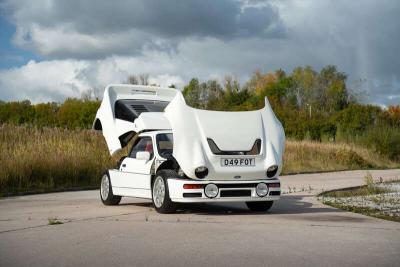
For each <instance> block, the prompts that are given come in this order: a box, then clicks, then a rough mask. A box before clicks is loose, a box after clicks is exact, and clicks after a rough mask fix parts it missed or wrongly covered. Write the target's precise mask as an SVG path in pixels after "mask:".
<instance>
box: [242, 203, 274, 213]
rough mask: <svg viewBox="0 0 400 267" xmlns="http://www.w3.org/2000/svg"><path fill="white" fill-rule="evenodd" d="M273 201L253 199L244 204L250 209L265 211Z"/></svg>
mask: <svg viewBox="0 0 400 267" xmlns="http://www.w3.org/2000/svg"><path fill="white" fill-rule="evenodd" d="M273 203H274V202H273V201H254V202H246V205H247V207H248V208H249V209H250V210H251V211H267V210H269V209H270V208H271V207H272V204H273Z"/></svg>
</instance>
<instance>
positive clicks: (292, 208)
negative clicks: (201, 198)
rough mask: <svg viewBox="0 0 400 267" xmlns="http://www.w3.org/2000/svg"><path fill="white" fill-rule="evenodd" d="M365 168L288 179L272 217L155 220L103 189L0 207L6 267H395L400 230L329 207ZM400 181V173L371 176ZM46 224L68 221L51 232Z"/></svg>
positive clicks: (189, 215) (0, 254)
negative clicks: (108, 201) (321, 196)
mask: <svg viewBox="0 0 400 267" xmlns="http://www.w3.org/2000/svg"><path fill="white" fill-rule="evenodd" d="M365 173H366V172H365V171H352V172H335V173H323V174H303V175H293V176H282V177H281V179H282V187H283V189H284V190H285V191H286V192H289V187H290V191H291V192H293V191H295V193H290V194H285V195H283V196H282V200H280V201H279V202H277V203H275V204H274V206H273V208H272V209H271V210H270V212H268V213H251V212H249V211H248V210H247V209H246V207H245V206H244V205H243V204H224V205H195V206H188V207H186V209H185V210H183V211H180V212H178V213H177V214H168V215H160V214H157V213H156V212H155V211H154V210H153V208H152V206H151V204H150V202H149V201H145V200H140V199H128V198H125V199H124V200H123V202H122V204H121V205H119V206H115V207H106V206H103V205H102V204H101V202H100V200H99V196H98V192H97V191H81V192H65V193H53V194H43V195H32V196H23V197H15V198H5V199H1V200H0V266H28V265H29V266H55V265H56V266H82V265H89V266H115V265H118V266H187V265H192V266H204V265H207V266H244V265H249V266H250V265H262V266H290V265H296V266H311V265H316V266H376V265H379V266H396V265H398V263H399V261H400V253H399V252H400V224H399V223H395V222H389V221H384V220H380V219H375V218H370V217H366V216H363V215H359V214H354V213H350V212H344V211H341V210H338V209H334V208H331V207H328V206H325V205H323V204H321V203H320V202H318V201H317V200H316V198H315V197H314V196H313V195H315V194H317V193H319V192H320V191H322V190H330V189H335V188H343V187H349V186H356V185H361V184H363V182H364V180H363V177H364V175H365ZM371 173H372V175H373V177H374V178H375V179H379V177H382V179H384V180H389V179H396V178H397V179H399V178H400V170H381V171H371ZM48 218H57V219H58V220H60V221H62V222H64V224H60V225H48Z"/></svg>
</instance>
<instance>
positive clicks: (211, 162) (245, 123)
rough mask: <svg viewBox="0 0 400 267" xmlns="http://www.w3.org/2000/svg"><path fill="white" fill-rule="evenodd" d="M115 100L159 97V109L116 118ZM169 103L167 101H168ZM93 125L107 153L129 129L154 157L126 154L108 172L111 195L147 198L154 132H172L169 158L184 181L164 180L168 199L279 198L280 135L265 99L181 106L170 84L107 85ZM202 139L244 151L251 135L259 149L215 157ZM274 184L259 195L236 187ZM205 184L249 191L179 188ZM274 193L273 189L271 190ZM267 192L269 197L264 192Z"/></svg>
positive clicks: (248, 147)
mask: <svg viewBox="0 0 400 267" xmlns="http://www.w3.org/2000/svg"><path fill="white" fill-rule="evenodd" d="M118 100H143V101H164V102H165V103H166V108H165V112H142V113H141V114H140V115H138V116H137V117H135V118H136V119H134V121H127V120H124V119H118V118H116V114H115V105H116V102H117V101H118ZM168 103H169V104H168ZM96 123H101V129H102V132H103V135H104V137H105V140H106V142H107V146H108V149H109V152H110V154H114V153H115V152H117V151H118V150H120V149H121V148H122V147H123V145H124V144H125V143H123V142H122V141H120V137H121V136H123V135H125V134H127V133H130V132H133V133H135V134H138V135H139V137H142V136H148V137H150V138H152V142H153V151H154V156H153V158H152V159H150V160H148V161H145V160H138V159H134V158H129V157H126V158H125V159H124V160H123V161H122V163H121V165H120V167H119V169H113V170H109V175H110V181H111V186H112V189H113V193H114V194H115V195H118V196H130V197H140V198H149V199H151V197H152V196H151V179H152V177H153V175H154V173H155V172H156V171H157V168H158V166H159V164H160V162H161V163H162V162H164V161H166V160H167V159H165V158H163V157H161V156H160V155H159V153H158V150H157V146H156V139H155V137H156V135H157V134H159V133H172V134H173V157H174V159H175V160H176V162H177V163H178V164H179V167H180V168H181V170H182V171H183V172H184V174H185V175H186V177H187V178H186V179H182V178H176V179H169V180H168V186H169V194H170V197H171V200H172V201H174V202H218V201H273V200H277V199H279V195H280V184H279V179H278V176H279V174H280V172H281V169H282V155H283V152H284V141H285V135H284V131H283V127H282V125H281V123H280V122H279V121H278V119H277V118H276V117H275V114H274V113H273V111H272V109H271V106H270V105H269V102H268V100H267V99H265V107H264V108H263V109H261V110H256V111H246V112H220V111H207V110H198V109H194V108H191V107H189V106H187V105H186V103H185V100H184V98H183V95H182V93H181V92H180V91H178V90H175V89H170V88H159V87H148V86H133V85H110V86H108V87H107V88H106V89H105V92H104V98H103V101H102V103H101V106H100V108H99V110H98V112H97V114H96V119H95V123H94V127H95V128H96ZM207 138H211V139H212V140H213V141H214V142H215V144H216V145H217V146H218V148H219V149H220V150H222V151H225V152H229V153H230V152H232V151H235V152H238V151H239V152H240V153H242V152H241V151H249V150H251V149H252V147H253V146H254V145H255V141H256V140H257V139H260V140H261V148H260V153H259V154H256V155H245V154H234V155H226V154H224V155H219V154H215V153H213V151H212V150H211V148H210V145H209V144H208V142H207ZM225 158H230V159H238V160H245V159H249V158H251V159H253V160H254V166H229V167H226V166H222V165H221V160H222V159H225ZM273 165H277V166H278V171H277V172H276V174H275V175H274V176H273V177H267V176H266V170H267V169H268V167H270V166H273ZM200 166H205V167H207V168H208V171H209V172H208V175H207V177H205V178H204V179H199V178H197V177H196V175H195V169H196V168H197V167H200ZM261 182H262V183H266V184H270V183H275V184H279V186H278V187H274V188H270V192H269V194H268V195H267V196H265V197H259V196H257V194H256V193H255V187H254V186H253V187H251V188H242V187H240V185H241V184H243V186H245V185H248V184H250V183H253V184H256V183H261ZM188 183H189V184H199V185H205V184H208V183H215V184H217V183H218V184H224V183H227V184H236V185H238V186H235V187H234V188H229V187H226V188H224V189H222V188H221V192H222V191H224V190H231V191H234V190H242V189H249V190H251V195H249V196H246V197H243V196H241V197H223V196H222V197H221V196H220V195H218V196H217V197H216V198H212V199H210V198H207V197H206V196H205V195H204V194H203V191H204V190H203V189H184V188H183V185H184V184H188ZM196 192H197V193H199V192H202V195H201V197H196V198H195V197H183V196H184V194H186V193H196ZM271 192H274V193H271ZM270 194H271V195H270Z"/></svg>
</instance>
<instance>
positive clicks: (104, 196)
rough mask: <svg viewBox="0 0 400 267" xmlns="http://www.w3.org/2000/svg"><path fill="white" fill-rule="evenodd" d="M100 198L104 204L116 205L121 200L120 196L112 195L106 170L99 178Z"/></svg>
mask: <svg viewBox="0 0 400 267" xmlns="http://www.w3.org/2000/svg"><path fill="white" fill-rule="evenodd" d="M100 198H101V202H103V204H104V205H106V206H112V205H118V204H119V202H120V201H121V197H120V196H114V194H113V191H112V187H111V181H110V175H109V174H108V172H106V173H105V174H104V175H103V177H102V178H101V184H100Z"/></svg>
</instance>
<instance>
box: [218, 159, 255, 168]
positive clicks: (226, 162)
mask: <svg viewBox="0 0 400 267" xmlns="http://www.w3.org/2000/svg"><path fill="white" fill-rule="evenodd" d="M255 165H256V159H255V158H245V159H232V158H231V159H228V158H222V159H221V166H223V167H231V166H244V167H245V166H255Z"/></svg>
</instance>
